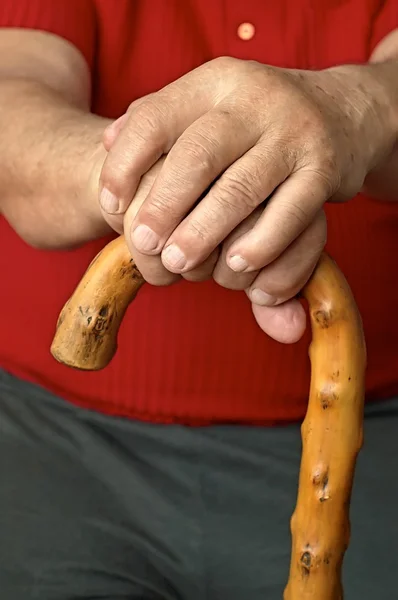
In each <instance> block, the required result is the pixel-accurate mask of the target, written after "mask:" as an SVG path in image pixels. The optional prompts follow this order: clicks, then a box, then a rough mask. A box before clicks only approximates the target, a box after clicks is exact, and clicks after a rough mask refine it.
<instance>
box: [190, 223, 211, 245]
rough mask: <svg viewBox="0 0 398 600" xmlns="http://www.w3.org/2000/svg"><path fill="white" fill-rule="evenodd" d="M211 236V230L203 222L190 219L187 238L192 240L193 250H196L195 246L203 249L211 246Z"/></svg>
mask: <svg viewBox="0 0 398 600" xmlns="http://www.w3.org/2000/svg"><path fill="white" fill-rule="evenodd" d="M210 236H211V234H210V231H209V228H208V227H207V225H206V224H205V223H204V222H203V221H199V220H198V219H195V218H191V219H189V223H188V228H187V237H188V239H189V240H190V245H191V247H192V249H195V246H200V247H201V248H202V247H203V246H207V245H209V244H210V243H211V242H212V239H210Z"/></svg>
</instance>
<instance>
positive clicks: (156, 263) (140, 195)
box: [108, 159, 181, 286]
mask: <svg viewBox="0 0 398 600" xmlns="http://www.w3.org/2000/svg"><path fill="white" fill-rule="evenodd" d="M163 162H164V159H160V160H159V161H158V162H157V163H156V164H155V165H154V166H153V167H152V168H151V169H150V170H149V171H148V173H146V174H145V175H144V177H142V179H141V182H140V185H139V186H138V189H137V192H136V194H135V196H134V198H133V201H132V202H131V204H130V206H129V208H128V210H127V211H126V213H125V216H124V231H125V232H127V231H130V227H131V223H132V221H133V220H134V217H135V215H136V213H137V211H138V210H139V208H140V206H141V205H142V203H143V202H144V200H145V198H146V197H147V195H148V193H149V191H150V189H151V186H152V184H153V181H154V180H155V178H156V177H157V175H158V173H159V171H160V169H161V168H162V163H163ZM120 216H121V215H111V216H110V217H108V218H118V217H119V218H120ZM125 238H126V242H127V245H128V247H129V250H130V252H131V255H132V257H133V258H134V261H135V263H136V265H137V267H138V269H139V271H140V272H141V274H142V276H143V277H144V279H145V280H146V281H147V282H148V283H150V284H152V285H158V286H164V285H170V284H171V283H174V282H175V281H178V280H179V279H181V277H180V276H179V275H175V274H174V273H170V271H168V270H167V269H166V268H165V267H164V266H163V263H162V261H161V259H160V256H147V255H146V254H141V253H140V252H138V250H137V249H136V248H135V247H134V246H133V245H132V243H131V239H130V236H128V235H126V234H125Z"/></svg>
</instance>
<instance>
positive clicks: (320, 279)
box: [51, 236, 366, 600]
mask: <svg viewBox="0 0 398 600" xmlns="http://www.w3.org/2000/svg"><path fill="white" fill-rule="evenodd" d="M143 283H144V280H143V278H142V276H141V275H140V273H139V271H138V270H137V268H136V266H135V264H134V262H133V260H132V259H131V256H130V254H129V251H128V249H127V246H126V244H125V241H124V238H123V236H121V237H120V238H118V239H116V240H114V241H112V242H111V243H110V244H108V246H106V248H105V249H104V250H103V251H102V252H100V254H99V255H98V256H97V257H96V258H95V259H94V260H93V262H92V263H91V265H90V266H89V268H88V269H87V271H86V273H85V275H84V277H83V278H82V280H81V282H80V284H79V285H78V287H77V288H76V291H75V292H74V294H73V295H72V297H71V298H70V300H69V301H68V302H67V303H66V305H65V306H64V308H63V310H62V312H61V315H60V318H59V320H58V324H57V330H56V334H55V337H54V341H53V344H52V347H51V352H52V354H53V356H54V357H55V358H56V359H57V360H58V361H60V362H62V363H64V364H66V365H68V366H71V367H75V368H78V369H85V370H98V369H102V368H103V367H105V366H106V365H107V364H108V363H109V362H110V360H111V359H112V357H113V355H114V353H115V351H116V347H117V333H118V329H119V326H120V323H121V321H122V319H123V315H124V313H125V311H126V309H127V307H128V305H129V304H130V302H131V301H132V300H133V298H134V297H135V295H136V293H137V292H138V290H139V288H140V287H141V286H142V284H143ZM303 296H304V297H305V298H306V299H307V301H308V305H309V312H310V319H311V326H312V343H311V346H310V359H311V389H310V397H309V404H308V410H307V415H306V417H305V420H304V422H303V425H302V441H303V451H302V460H301V469H300V481H299V490H298V497H297V505H296V509H295V512H294V514H293V517H292V521H291V530H292V555H291V565H290V574H289V581H288V584H287V587H286V589H285V594H284V598H285V600H342V598H343V591H342V585H341V567H342V562H343V558H344V553H345V551H346V549H347V546H348V542H349V504H350V498H351V489H352V482H353V477H354V470H355V462H356V457H357V454H358V452H359V450H360V448H361V445H362V422H363V403H364V374H365V366H366V349H365V342H364V336H363V330H362V323H361V318H360V315H359V312H358V309H357V307H356V304H355V300H354V298H353V296H352V293H351V290H350V288H349V286H348V284H347V282H346V280H345V278H344V276H343V275H342V273H341V272H340V270H339V269H338V267H337V265H336V264H335V263H334V261H333V260H332V259H331V258H330V257H329V256H328V255H326V254H323V255H322V257H321V259H320V261H319V263H318V265H317V267H316V269H315V271H314V273H313V275H312V277H311V279H310V280H309V282H308V283H307V285H306V286H305V288H304V290H303Z"/></svg>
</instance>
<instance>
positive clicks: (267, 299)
mask: <svg viewBox="0 0 398 600" xmlns="http://www.w3.org/2000/svg"><path fill="white" fill-rule="evenodd" d="M250 300H251V301H252V302H253V304H259V305H260V306H274V304H275V303H276V301H277V299H276V298H275V297H274V296H270V294H267V293H266V292H263V290H260V289H259V288H254V290H252V291H251V292H250Z"/></svg>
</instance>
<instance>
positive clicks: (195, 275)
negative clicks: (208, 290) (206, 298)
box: [158, 248, 220, 282]
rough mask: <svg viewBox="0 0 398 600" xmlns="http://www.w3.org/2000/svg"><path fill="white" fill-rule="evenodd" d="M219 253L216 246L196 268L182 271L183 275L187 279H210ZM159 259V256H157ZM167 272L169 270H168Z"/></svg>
mask: <svg viewBox="0 0 398 600" xmlns="http://www.w3.org/2000/svg"><path fill="white" fill-rule="evenodd" d="M219 253H220V249H219V248H216V249H215V250H214V251H213V252H212V253H211V254H210V256H209V257H208V258H207V259H206V260H205V261H204V262H203V263H202V264H201V265H199V267H196V269H192V271H187V272H186V273H184V275H183V277H184V279H186V280H187V281H195V282H196V281H206V280H207V279H210V278H211V277H212V275H213V271H214V267H215V266H216V263H217V260H218V256H219ZM158 258H159V259H160V257H159V256H158ZM168 272H169V271H168Z"/></svg>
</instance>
